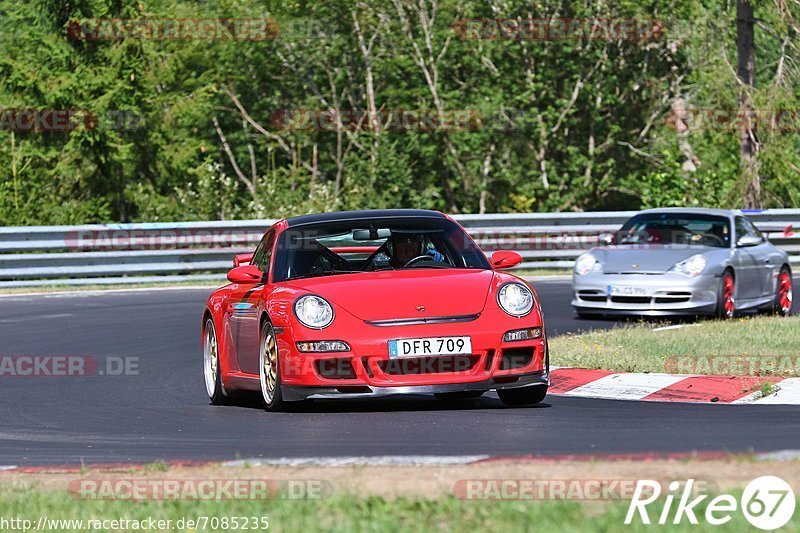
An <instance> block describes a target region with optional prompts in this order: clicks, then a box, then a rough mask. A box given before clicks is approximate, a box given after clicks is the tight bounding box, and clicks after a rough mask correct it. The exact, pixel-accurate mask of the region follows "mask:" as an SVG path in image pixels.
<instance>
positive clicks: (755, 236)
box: [572, 208, 792, 318]
mask: <svg viewBox="0 0 800 533" xmlns="http://www.w3.org/2000/svg"><path fill="white" fill-rule="evenodd" d="M601 243H602V245H601V246H597V247H595V248H592V249H591V250H589V251H588V252H586V253H584V254H583V255H581V256H580V257H578V259H577V261H576V262H575V269H574V272H573V275H572V280H573V288H574V299H573V300H572V306H573V307H574V308H575V311H576V312H577V314H578V316H579V317H582V316H587V315H647V316H663V315H695V314H705V315H717V316H719V317H721V318H730V317H732V316H734V314H735V313H736V312H738V311H741V310H745V309H753V310H755V309H758V310H760V309H769V310H772V311H774V312H776V313H780V314H781V315H787V314H789V313H790V312H791V309H792V272H791V268H790V266H789V258H788V256H787V254H786V253H785V252H784V251H782V250H780V249H778V248H776V247H775V246H773V245H772V244H771V243H770V242H769V241H768V240H767V239H766V238H765V237H764V236H763V235H762V234H761V232H760V231H758V229H757V228H756V227H755V226H754V225H753V223H752V222H750V220H748V219H747V218H746V217H744V216H743V215H742V214H741V213H739V212H736V211H726V210H722V209H682V208H668V209H651V210H648V211H642V212H641V213H639V214H637V215H635V216H634V217H632V218H631V219H630V220H628V221H627V222H626V223H625V224H624V225H623V226H622V229H621V230H619V231H618V232H617V233H616V234H614V235H606V236H603V237H602V238H601Z"/></svg>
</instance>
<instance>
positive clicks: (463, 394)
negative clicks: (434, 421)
mask: <svg viewBox="0 0 800 533" xmlns="http://www.w3.org/2000/svg"><path fill="white" fill-rule="evenodd" d="M485 392H486V391H483V390H468V391H459V392H435V393H433V395H434V396H435V397H436V399H437V400H442V401H445V402H447V401H454V400H474V399H475V398H480V397H481V396H483V394H484V393H485Z"/></svg>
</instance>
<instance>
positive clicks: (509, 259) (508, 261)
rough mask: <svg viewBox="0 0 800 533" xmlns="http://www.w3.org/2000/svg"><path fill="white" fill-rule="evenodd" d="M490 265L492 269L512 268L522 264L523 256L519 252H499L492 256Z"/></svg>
mask: <svg viewBox="0 0 800 533" xmlns="http://www.w3.org/2000/svg"><path fill="white" fill-rule="evenodd" d="M489 263H491V265H492V268H498V269H499V268H512V267H515V266H517V265H518V264H520V263H522V256H521V255H519V254H518V253H517V252H510V251H499V252H495V253H493V254H492V257H491V259H489Z"/></svg>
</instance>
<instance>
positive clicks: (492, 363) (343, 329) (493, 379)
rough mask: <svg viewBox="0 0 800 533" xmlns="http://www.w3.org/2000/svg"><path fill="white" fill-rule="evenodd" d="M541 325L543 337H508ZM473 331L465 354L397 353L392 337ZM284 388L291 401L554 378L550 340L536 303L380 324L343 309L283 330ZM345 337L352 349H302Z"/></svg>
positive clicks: (485, 386)
mask: <svg viewBox="0 0 800 533" xmlns="http://www.w3.org/2000/svg"><path fill="white" fill-rule="evenodd" d="M525 328H542V332H543V333H542V336H541V337H540V338H537V339H532V340H524V341H513V342H503V335H504V333H506V332H507V331H511V330H517V329H525ZM462 335H468V336H469V337H470V338H471V341H472V353H471V354H468V355H459V356H428V357H417V358H392V357H390V356H389V347H388V341H389V340H391V339H403V338H426V337H455V336H462ZM277 338H278V349H279V354H280V365H281V391H282V393H283V398H284V399H286V400H287V401H292V400H302V399H304V398H316V397H332V396H335V397H339V398H341V397H374V396H379V395H387V394H429V393H440V392H461V391H488V390H491V389H502V388H515V387H523V386H538V385H545V386H547V385H548V383H549V373H548V366H547V365H548V361H547V341H546V336H545V333H544V326H543V324H542V321H541V315H540V313H539V310H538V309H537V310H536V311H535V312H532V313H531V314H529V315H528V316H526V317H523V318H512V317H509V316H508V315H506V314H505V313H503V312H502V311H501V310H499V309H495V310H493V309H484V311H483V312H482V313H481V314H480V315H476V316H475V317H474V318H469V319H462V320H458V321H441V322H437V323H427V324H419V323H415V324H403V323H398V324H396V325H385V324H382V325H374V324H372V323H367V322H365V321H363V320H360V319H357V318H356V317H354V316H352V315H349V314H348V313H345V312H340V313H338V314H337V317H336V322H335V323H334V324H333V325H332V326H330V327H328V328H325V329H324V330H310V329H308V328H305V327H303V326H301V325H298V324H292V325H291V326H290V327H284V328H283V329H282V330H281V332H280V333H279V334H278V335H277ZM314 340H341V341H344V342H346V343H347V344H348V345H349V346H350V351H348V352H332V353H300V352H299V351H298V350H297V342H299V341H314Z"/></svg>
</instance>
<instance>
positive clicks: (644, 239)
mask: <svg viewBox="0 0 800 533" xmlns="http://www.w3.org/2000/svg"><path fill="white" fill-rule="evenodd" d="M615 242H616V244H621V245H627V244H664V245H698V246H713V247H716V248H728V247H729V246H730V243H731V230H730V221H729V220H728V219H727V218H725V217H720V216H714V215H695V214H686V213H645V214H641V215H636V216H635V217H633V218H631V219H630V220H628V221H627V222H626V223H625V225H624V226H622V229H621V230H620V231H619V232H618V233H617V236H616V239H615Z"/></svg>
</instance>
